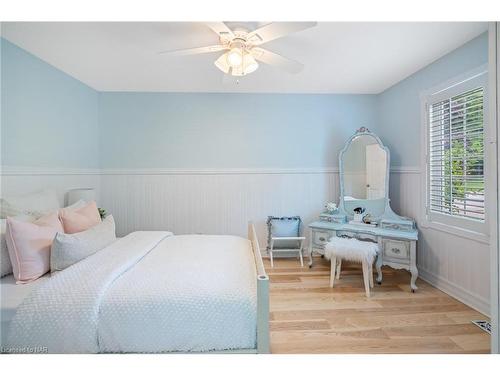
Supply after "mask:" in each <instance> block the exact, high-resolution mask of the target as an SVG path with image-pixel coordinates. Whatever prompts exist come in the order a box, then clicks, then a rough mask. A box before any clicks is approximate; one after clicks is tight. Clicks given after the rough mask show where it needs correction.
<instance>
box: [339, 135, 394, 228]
mask: <svg viewBox="0 0 500 375" xmlns="http://www.w3.org/2000/svg"><path fill="white" fill-rule="evenodd" d="M363 135H367V136H370V137H372V138H373V139H375V141H377V143H378V145H379V146H380V147H381V148H382V149H383V150H384V151H385V152H386V154H387V158H386V163H387V164H386V169H385V196H384V198H380V199H385V204H384V212H382V213H381V214H380V215H378V216H373V219H374V220H379V219H381V218H384V217H387V216H389V217H394V216H397V215H395V214H394V212H393V211H392V209H391V207H390V205H389V174H390V166H391V153H390V151H389V149H388V148H387V147H386V146H384V144H383V143H382V141H381V140H380V138H379V137H378V136H377V135H376V134H374V133H372V132H371V131H370V130H369V129H368V128H366V127H364V126H363V127H361V128H359V129H358V130H356V132H355V133H354V134H353V135H352V136H351V137H350V138H349V139H348V140H347V141H346V143H345V145H344V148H343V149H342V150H341V151H340V153H339V183H340V198H339V212H340V213H342V214H344V215H346V216H347V217H349V218H351V217H352V216H353V215H352V214H350V213H348V212H347V210H346V208H345V204H344V190H345V189H344V154H345V153H346V152H347V150H348V149H349V146H350V145H351V143H352V141H353V140H355V139H356V138H358V137H360V136H363Z"/></svg>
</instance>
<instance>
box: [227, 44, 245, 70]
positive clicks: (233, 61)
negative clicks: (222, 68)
mask: <svg viewBox="0 0 500 375" xmlns="http://www.w3.org/2000/svg"><path fill="white" fill-rule="evenodd" d="M242 62H243V56H242V54H241V50H240V49H239V48H233V49H232V50H231V51H229V52H228V53H227V63H228V64H229V65H230V66H231V67H233V68H235V67H237V66H240V65H241V63H242Z"/></svg>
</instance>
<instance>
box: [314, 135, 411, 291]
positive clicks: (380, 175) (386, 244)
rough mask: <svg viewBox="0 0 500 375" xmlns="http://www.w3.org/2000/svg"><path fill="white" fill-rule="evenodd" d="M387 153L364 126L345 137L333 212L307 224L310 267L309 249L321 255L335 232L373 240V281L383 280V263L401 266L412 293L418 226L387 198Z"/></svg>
mask: <svg viewBox="0 0 500 375" xmlns="http://www.w3.org/2000/svg"><path fill="white" fill-rule="evenodd" d="M389 160H390V153H389V150H388V149H387V147H385V146H384V145H383V144H382V142H381V141H380V139H379V138H378V137H377V136H376V135H375V134H374V133H372V132H370V131H369V130H368V129H367V128H360V129H359V130H357V131H356V133H355V134H354V135H353V136H352V137H351V138H349V140H348V141H347V142H346V145H345V147H344V148H343V149H342V151H341V152H340V155H339V166H340V201H339V208H338V211H337V212H335V213H324V214H322V215H321V216H320V220H318V221H315V222H313V223H311V224H309V231H310V233H309V234H310V237H309V238H310V245H309V267H312V264H313V258H312V255H313V252H317V253H319V254H322V255H324V248H325V244H326V243H327V242H328V241H329V239H330V238H332V237H334V236H339V237H349V238H356V239H359V240H363V241H372V242H376V243H378V245H379V249H380V252H379V254H378V256H377V260H376V264H375V266H376V269H377V272H378V276H377V282H378V283H379V284H381V283H382V271H381V267H382V266H383V265H387V266H390V267H392V268H395V269H406V270H408V271H410V273H411V280H410V287H411V290H412V292H415V291H416V290H417V289H418V288H417V286H416V285H415V282H416V280H417V277H418V270H417V240H418V230H417V229H416V226H415V222H414V220H412V219H410V218H406V217H402V216H399V215H397V214H395V213H394V212H393V211H392V209H391V207H390V201H389V194H388V193H389V166H390V161H389ZM359 208H362V209H364V212H365V215H369V216H368V217H366V218H365V221H370V222H371V224H365V223H363V222H355V221H353V219H354V213H355V210H356V211H357V212H359Z"/></svg>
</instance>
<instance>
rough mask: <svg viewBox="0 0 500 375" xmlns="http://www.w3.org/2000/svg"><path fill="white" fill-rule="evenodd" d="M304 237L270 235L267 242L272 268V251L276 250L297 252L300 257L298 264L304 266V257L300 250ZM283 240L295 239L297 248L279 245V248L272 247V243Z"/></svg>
mask: <svg viewBox="0 0 500 375" xmlns="http://www.w3.org/2000/svg"><path fill="white" fill-rule="evenodd" d="M305 239H306V238H305V237H271V243H270V244H269V258H270V259H271V267H273V268H274V260H273V252H274V253H278V252H286V253H293V252H298V254H299V258H300V266H301V267H304V257H303V256H302V250H303V247H304V240H305ZM284 241H287V242H289V241H297V243H298V247H297V248H282V247H280V248H279V249H275V248H274V244H275V243H276V244H278V243H280V242H284Z"/></svg>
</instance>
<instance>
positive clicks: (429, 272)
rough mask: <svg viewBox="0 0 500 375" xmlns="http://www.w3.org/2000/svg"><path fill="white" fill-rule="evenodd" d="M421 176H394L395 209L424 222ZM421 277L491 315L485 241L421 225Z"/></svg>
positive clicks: (487, 255) (392, 191) (392, 199)
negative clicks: (422, 215)
mask: <svg viewBox="0 0 500 375" xmlns="http://www.w3.org/2000/svg"><path fill="white" fill-rule="evenodd" d="M421 186H422V184H421V182H420V173H418V172H417V171H415V172H413V173H392V174H391V180H390V187H389V192H390V196H391V206H392V208H393V209H394V211H395V212H397V213H398V214H400V215H404V216H409V217H412V218H414V219H415V220H416V221H417V225H418V223H419V221H420V218H421V214H422V210H423V209H424V207H423V203H422V202H421V199H422V194H421V192H420V189H421ZM417 254H418V255H417V256H418V259H417V262H418V271H419V274H420V277H421V278H422V279H424V280H426V281H427V282H429V283H430V284H432V285H434V286H436V287H437V288H439V289H441V290H442V291H444V292H446V293H447V294H449V295H451V296H453V297H455V298H457V299H458V300H460V301H462V302H464V303H465V304H467V305H469V306H471V307H473V308H475V309H476V310H478V311H480V312H481V313H483V314H485V315H487V316H489V315H490V302H489V301H490V248H489V243H488V242H481V241H477V240H473V239H470V238H467V237H465V236H463V237H462V236H457V235H455V234H451V233H447V232H443V231H441V230H436V229H433V228H424V227H422V226H421V225H419V240H418V253H417Z"/></svg>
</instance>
